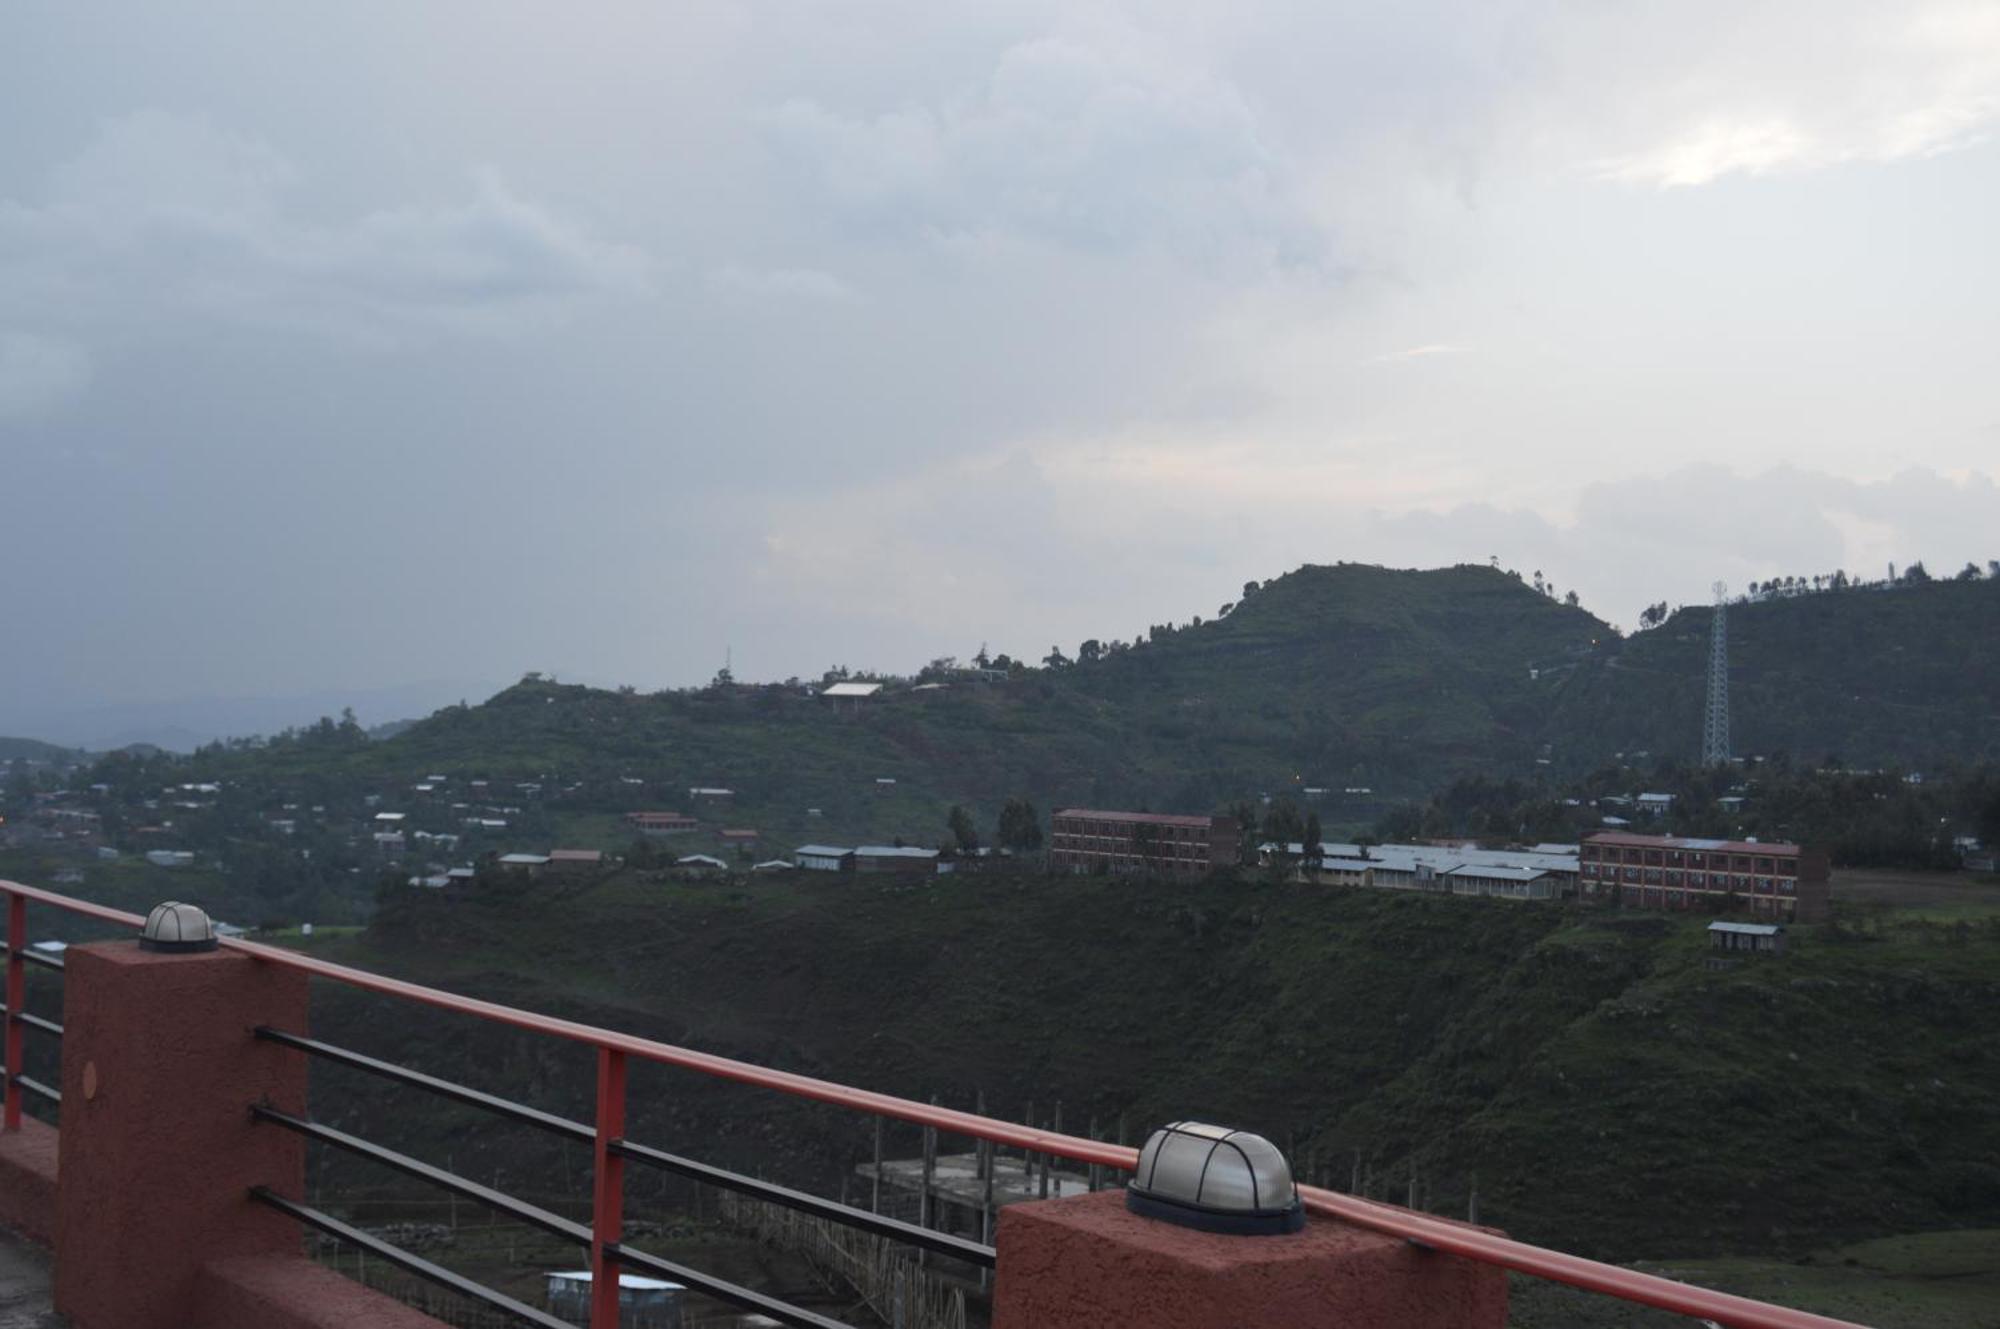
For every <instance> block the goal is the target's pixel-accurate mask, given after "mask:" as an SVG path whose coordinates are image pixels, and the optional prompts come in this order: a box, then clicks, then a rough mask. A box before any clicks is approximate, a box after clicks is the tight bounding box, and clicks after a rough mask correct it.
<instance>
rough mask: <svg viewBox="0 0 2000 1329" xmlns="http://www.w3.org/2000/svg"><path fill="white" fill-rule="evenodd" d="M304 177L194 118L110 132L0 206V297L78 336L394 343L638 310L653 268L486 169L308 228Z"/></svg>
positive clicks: (134, 118) (127, 124) (154, 117)
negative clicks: (619, 299) (220, 333)
mask: <svg viewBox="0 0 2000 1329" xmlns="http://www.w3.org/2000/svg"><path fill="white" fill-rule="evenodd" d="M303 179H304V173H303V172H302V171H301V170H300V169H299V168H298V167H296V166H294V165H293V164H292V163H290V162H289V161H287V160H286V159H285V158H284V157H283V156H282V155H281V154H280V153H279V152H277V151H276V150H275V149H273V148H272V147H271V146H269V145H267V144H265V143H263V142H261V141H259V140H256V139H254V138H250V137H247V136H245V135H242V134H238V133H235V132H231V131H228V130H225V129H223V128H220V127H218V126H216V125H213V124H211V123H209V122H208V121H206V120H205V119H202V118H199V117H187V116H177V115H170V114H167V113H165V112H160V111H145V112H140V113H137V114H134V115H130V116H125V117H121V118H118V119H116V120H113V121H111V122H109V123H107V124H106V125H105V126H104V128H103V131H102V133H101V134H100V135H99V137H98V138H97V139H96V141H94V142H93V143H92V144H90V145H89V146H88V147H87V148H86V149H85V150H84V151H83V152H82V153H81V154H80V155H79V156H78V157H76V158H75V159H74V160H72V161H71V162H69V163H68V164H67V165H65V166H64V167H62V168H61V169H60V170H59V171H58V172H57V173H56V176H55V179H54V181H53V183H52V185H51V188H50V189H49V191H48V194H47V197H46V198H45V199H44V200H41V201H27V200H20V199H16V200H11V201H9V202H6V203H4V204H0V245H4V246H5V248H6V250H7V251H9V253H10V255H11V257H10V258H9V259H7V260H6V261H5V263H4V266H0V292H4V293H8V294H11V296H12V297H13V302H14V303H15V305H16V307H17V308H23V309H25V310H28V311H32V312H36V313H38V314H39V315H40V317H41V319H42V321H43V322H45V323H48V324H53V325H62V326H67V327H70V328H73V329H75V330H77V331H78V332H79V333H82V334H86V335H87V334H89V333H91V332H108V333H109V334H110V335H113V336H116V337H119V338H121V339H123V338H129V337H131V336H133V335H135V334H141V333H142V332H143V329H142V327H141V326H140V323H139V320H138V317H137V316H138V315H139V314H140V313H141V312H145V313H149V314H150V315H151V317H152V318H153V320H154V327H153V328H152V331H153V332H155V333H156V334H166V335H172V336H176V337H178V336H181V335H184V329H183V328H182V327H181V326H180V323H181V320H183V319H185V318H187V317H190V316H193V317H197V318H205V319H213V320H216V321H218V322H222V323H226V324H241V325H250V326H255V327H263V328H281V329H286V330H290V331H296V332H305V333H313V334H320V335H325V336H332V337H335V338H339V339H342V340H346V341H352V342H361V343H372V344H388V345H395V344H400V343H403V342H406V341H407V340H409V339H410V338H411V337H421V336H426V335H435V334H438V333H446V332H473V333H497V332H508V331H515V330H519V329H521V328H523V327H526V326H538V325H541V324H543V323H545V322H546V321H547V320H548V319H550V318H551V317H554V316H556V315H559V314H560V313H562V312H563V311H564V310H565V309H567V308H569V307H570V306H572V305H573V304H575V303H576V302H579V301H582V300H587V299H591V298H597V297H603V296H633V295H643V294H644V293H645V292H646V291H647V289H648V285H649V282H650V278H651V274H652V271H653V269H654V264H653V263H652V261H651V260H650V259H649V258H648V257H647V256H646V255H645V254H644V253H643V252H642V251H640V250H639V249H637V248H635V247H632V246H629V245H623V244H618V243H614V242H610V241H606V240H603V239H601V238H599V237H597V236H595V235H594V234H592V233H591V232H590V231H589V230H587V229H585V228H584V227H582V226H580V225H578V224H576V223H574V222H571V221H569V220H567V219H565V218H563V217H561V216H558V215H556V214H555V213H554V212H552V211H551V210H549V209H548V208H546V207H544V206H542V205H539V204H537V203H535V202H533V201H531V200H529V199H526V198H524V197H522V196H521V195H520V194H518V193H517V192H515V191H514V190H512V189H511V188H510V187H509V186H508V184H507V183H506V182H505V181H504V180H503V179H502V178H501V176H500V175H499V173H498V172H495V171H491V170H479V171H475V172H474V173H473V175H472V179H471V182H470V189H469V191H467V196H465V197H461V198H460V199H459V200H458V201H453V202H443V203H427V204H404V205H400V206H395V207H387V208H376V209H372V210H366V211H362V212H360V213H359V214H358V215H356V216H354V217H352V218H351V219H350V220H348V221H346V222H344V223H328V222H325V221H320V220H306V219H304V218H303V217H301V216H299V215H295V212H294V210H293V209H292V208H291V207H289V206H288V202H289V201H288V198H287V195H288V193H289V192H291V191H292V190H294V189H295V188H296V187H297V186H298V185H299V184H300V183H301V181H302V180H303Z"/></svg>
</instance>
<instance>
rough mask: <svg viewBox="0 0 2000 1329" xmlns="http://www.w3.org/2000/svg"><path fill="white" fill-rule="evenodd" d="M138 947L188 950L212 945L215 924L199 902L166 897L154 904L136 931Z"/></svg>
mask: <svg viewBox="0 0 2000 1329" xmlns="http://www.w3.org/2000/svg"><path fill="white" fill-rule="evenodd" d="M139 948H140V949H141V950H147V951H169V952H191V951H212V950H214V949H215V925H214V924H213V923H211V922H209V919H208V914H207V913H206V912H204V911H203V910H202V908H201V906H200V905H193V904H182V903H181V902H180V901H179V900H169V901H167V902H166V903H165V904H162V905H155V906H154V907H153V912H152V913H150V914H148V915H146V926H145V927H144V928H143V929H142V930H141V931H140V933H139Z"/></svg>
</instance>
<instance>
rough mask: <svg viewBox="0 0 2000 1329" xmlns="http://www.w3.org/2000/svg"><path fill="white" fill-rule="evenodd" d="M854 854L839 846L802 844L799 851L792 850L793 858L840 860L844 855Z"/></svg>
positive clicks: (850, 850)
mask: <svg viewBox="0 0 2000 1329" xmlns="http://www.w3.org/2000/svg"><path fill="white" fill-rule="evenodd" d="M853 852H854V851H853V850H852V849H843V848H841V847H840V846H839V845H834V844H802V845H800V846H799V847H798V848H797V849H794V850H792V856H793V857H794V858H797V857H801V856H803V857H806V858H839V857H841V856H842V855H843V854H851V853H853Z"/></svg>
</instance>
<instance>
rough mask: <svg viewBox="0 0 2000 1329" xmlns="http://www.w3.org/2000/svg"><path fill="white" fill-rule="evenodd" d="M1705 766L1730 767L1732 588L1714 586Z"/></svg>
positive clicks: (1703, 751) (1703, 734) (1703, 747)
mask: <svg viewBox="0 0 2000 1329" xmlns="http://www.w3.org/2000/svg"><path fill="white" fill-rule="evenodd" d="M1701 761H1702V764H1703V765H1704V766H1727V765H1728V764H1729V588H1728V587H1727V586H1725V585H1723V584H1722V583H1721V582H1717V583H1715V618H1714V619H1713V620H1712V622H1711V625H1710V627H1709V630H1708V714H1707V715H1706V716H1705V717H1704V719H1703V721H1702V726H1701Z"/></svg>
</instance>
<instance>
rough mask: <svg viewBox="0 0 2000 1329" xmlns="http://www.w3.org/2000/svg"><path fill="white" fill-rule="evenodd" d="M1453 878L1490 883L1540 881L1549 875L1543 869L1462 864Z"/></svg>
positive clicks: (1455, 871) (1454, 872) (1456, 869)
mask: <svg viewBox="0 0 2000 1329" xmlns="http://www.w3.org/2000/svg"><path fill="white" fill-rule="evenodd" d="M1449 875H1451V876H1454V877H1464V878H1465V879H1466V880H1468V881H1470V880H1472V879H1474V878H1484V879H1486V880H1489V881H1538V880H1540V879H1541V878H1543V877H1546V876H1548V875H1549V874H1548V873H1547V872H1546V871H1545V870H1543V869H1541V868H1510V867H1499V866H1496V865H1493V864H1488V863H1461V864H1459V865H1458V866H1457V867H1455V868H1453V869H1452V870H1451V872H1450V874H1449Z"/></svg>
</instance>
